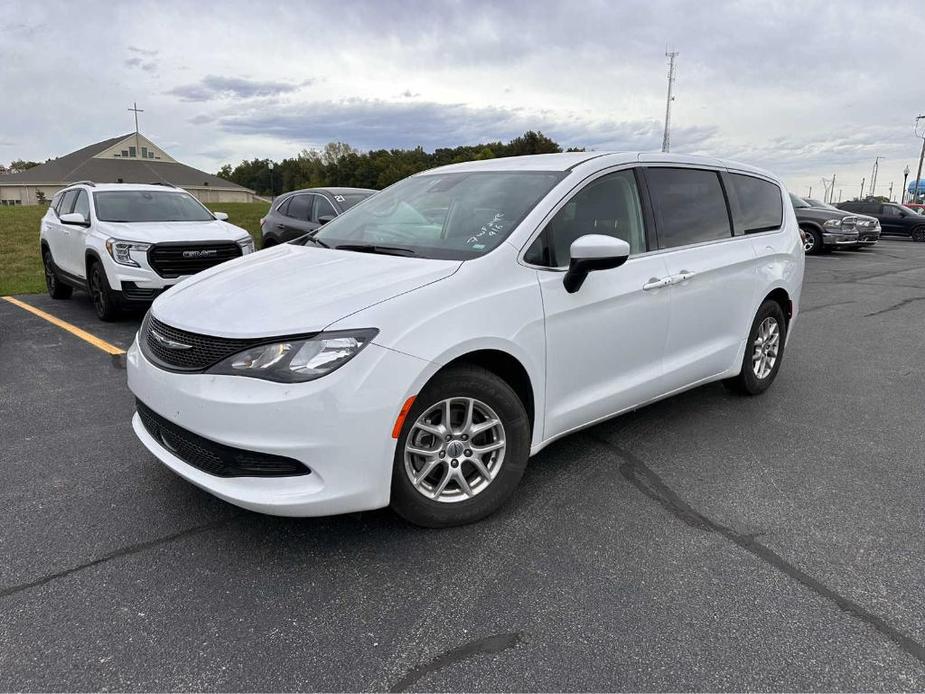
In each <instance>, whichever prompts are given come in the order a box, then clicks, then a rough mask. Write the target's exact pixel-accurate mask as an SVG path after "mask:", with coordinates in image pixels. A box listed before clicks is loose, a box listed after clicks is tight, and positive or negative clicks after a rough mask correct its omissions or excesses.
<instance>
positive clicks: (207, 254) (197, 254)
mask: <svg viewBox="0 0 925 694" xmlns="http://www.w3.org/2000/svg"><path fill="white" fill-rule="evenodd" d="M213 255H218V251H214V250H213V251H183V257H184V258H211V257H212V256H213Z"/></svg>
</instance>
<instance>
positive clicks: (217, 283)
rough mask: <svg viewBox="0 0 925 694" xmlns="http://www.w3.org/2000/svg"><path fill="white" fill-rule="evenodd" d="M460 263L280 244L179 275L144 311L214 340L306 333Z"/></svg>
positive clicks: (428, 280) (445, 272)
mask: <svg viewBox="0 0 925 694" xmlns="http://www.w3.org/2000/svg"><path fill="white" fill-rule="evenodd" d="M461 262H462V261H459V260H433V259H428V258H408V257H399V256H389V255H377V254H372V253H358V252H354V251H338V250H330V249H325V248H315V247H306V246H296V245H292V244H282V245H280V246H276V247H275V248H271V249H267V250H265V251H260V252H259V253H253V254H250V255H247V256H244V257H242V258H237V259H235V260H232V261H229V262H227V263H223V264H221V265H217V266H215V267H213V268H210V269H209V270H206V271H204V272H201V273H199V274H198V275H193V276H192V277H190V278H189V279H186V280H183V281H182V282H180V283H179V284H177V285H175V286H174V287H173V288H172V289H170V290H169V291H167V292H165V293H164V294H162V295H161V296H159V297H158V298H157V300H156V301H155V302H154V304H153V306H152V308H151V311H152V313H153V314H154V316H156V317H157V319H158V320H160V321H163V322H164V323H167V324H168V325H172V326H174V327H176V328H180V329H181V330H187V331H190V332H194V333H202V334H206V335H215V336H220V337H235V338H250V337H273V336H276V335H293V334H299V333H310V332H316V331H319V330H323V329H324V328H325V327H326V326H328V325H330V324H331V323H333V322H334V321H337V320H340V319H341V318H344V317H346V316H348V315H350V314H352V313H355V312H357V311H361V310H363V309H364V308H368V307H370V306H372V305H374V304H377V303H380V302H382V301H386V300H388V299H391V298H393V297H395V296H398V295H399V294H404V293H406V292H410V291H412V290H414V289H417V288H419V287H423V286H424V285H426V284H430V283H431V282H436V281H438V280H442V279H445V278H446V277H449V276H450V275H452V274H453V273H454V272H456V270H458V269H459V266H460V265H461ZM369 327H371V328H375V327H377V326H375V325H371V326H369Z"/></svg>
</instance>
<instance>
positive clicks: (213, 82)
mask: <svg viewBox="0 0 925 694" xmlns="http://www.w3.org/2000/svg"><path fill="white" fill-rule="evenodd" d="M307 84H311V80H306V81H304V82H301V83H300V84H291V83H289V82H272V81H260V80H250V79H246V78H243V77H222V76H219V75H207V76H206V77H203V78H202V79H201V80H200V81H199V82H196V83H194V84H187V85H182V86H179V87H174V88H173V89H171V90H170V91H168V92H167V93H168V94H172V95H173V96H178V97H180V99H181V100H182V101H196V102H203V101H217V100H221V99H231V98H237V99H250V98H254V97H261V96H276V95H279V94H288V93H290V92H294V91H296V90H298V89H299V88H300V87H302V86H305V85H307Z"/></svg>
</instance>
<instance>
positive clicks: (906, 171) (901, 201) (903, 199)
mask: <svg viewBox="0 0 925 694" xmlns="http://www.w3.org/2000/svg"><path fill="white" fill-rule="evenodd" d="M907 178H909V165H908V164H906V168H905V169H903V194H902V195H900V196H899V198H900V199H899V204H900V205H904V204H905V203H906V179H907Z"/></svg>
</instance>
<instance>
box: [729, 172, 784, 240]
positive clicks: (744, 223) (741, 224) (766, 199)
mask: <svg viewBox="0 0 925 694" xmlns="http://www.w3.org/2000/svg"><path fill="white" fill-rule="evenodd" d="M727 180H728V181H729V183H730V186H731V188H732V195H733V196H734V198H735V201H736V205H735V230H736V233H737V234H754V233H757V232H760V231H771V230H773V229H780V225H781V223H782V222H783V219H784V207H783V203H782V202H781V196H780V188H778V187H777V186H776V185H774V184H773V183H771V182H770V181H765V180H764V179H761V178H755V177H754V176H745V175H742V174H729V176H728V178H727Z"/></svg>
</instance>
